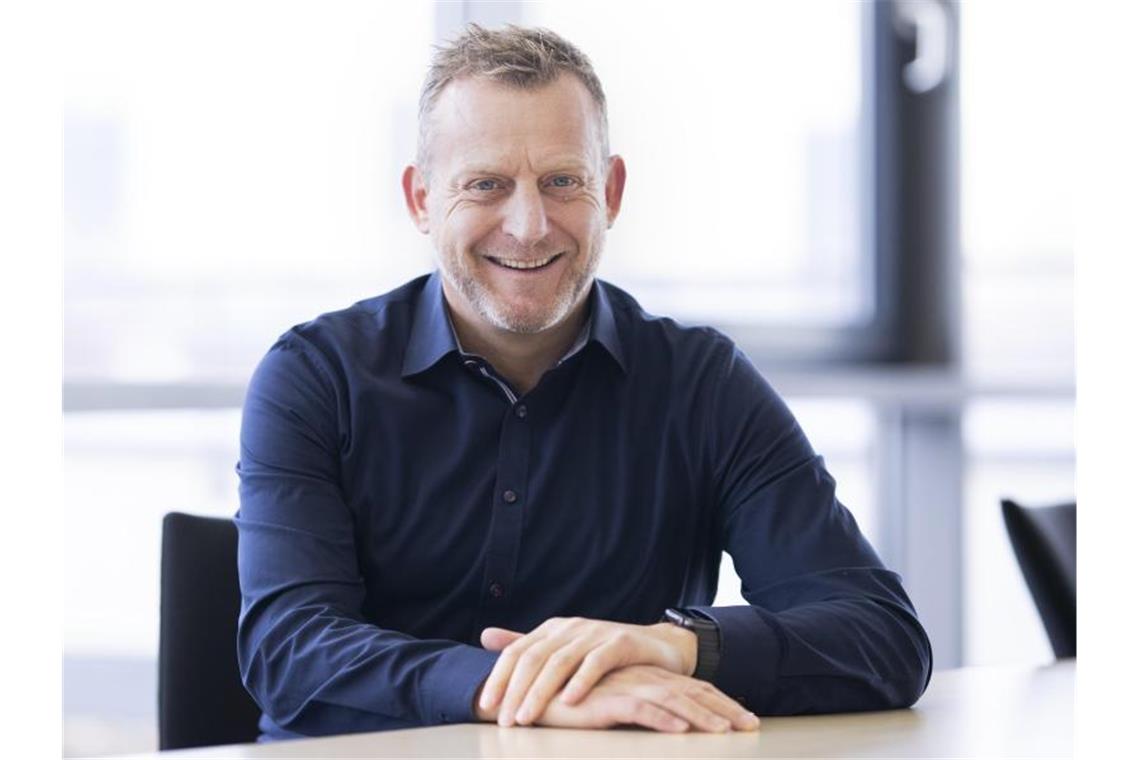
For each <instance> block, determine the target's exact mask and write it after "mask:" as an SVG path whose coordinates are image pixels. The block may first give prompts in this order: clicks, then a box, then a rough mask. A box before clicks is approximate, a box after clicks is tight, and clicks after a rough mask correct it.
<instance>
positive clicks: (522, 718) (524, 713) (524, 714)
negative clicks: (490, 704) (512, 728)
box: [515, 708, 530, 723]
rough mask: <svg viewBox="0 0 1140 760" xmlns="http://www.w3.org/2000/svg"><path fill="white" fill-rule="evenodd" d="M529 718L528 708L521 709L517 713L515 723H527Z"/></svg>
mask: <svg viewBox="0 0 1140 760" xmlns="http://www.w3.org/2000/svg"><path fill="white" fill-rule="evenodd" d="M529 720H530V711H529V710H527V709H526V708H523V709H522V710H519V711H518V714H517V715H515V723H526V722H527V721H529Z"/></svg>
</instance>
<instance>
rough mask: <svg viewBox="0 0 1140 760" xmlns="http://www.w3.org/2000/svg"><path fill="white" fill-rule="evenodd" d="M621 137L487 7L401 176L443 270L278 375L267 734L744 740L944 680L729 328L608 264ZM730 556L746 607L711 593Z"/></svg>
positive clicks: (336, 321)
mask: <svg viewBox="0 0 1140 760" xmlns="http://www.w3.org/2000/svg"><path fill="white" fill-rule="evenodd" d="M607 134H608V127H607V119H606V102H605V96H604V95H603V91H602V87H601V84H600V83H599V81H598V78H597V76H596V75H595V73H594V71H593V69H592V67H591V66H590V63H589V61H588V60H587V59H586V58H585V57H584V56H583V55H582V54H581V53H580V52H579V51H578V50H577V49H575V48H574V47H573V46H572V45H570V44H569V43H568V42H566V41H565V40H563V39H561V38H560V37H558V36H557V35H554V34H552V33H550V32H548V31H544V30H535V29H522V28H517V27H508V28H506V29H503V30H497V31H488V30H484V29H481V28H479V27H475V26H472V27H469V28H468V30H467V31H466V32H465V33H464V34H463V35H461V36H460V38H459V39H457V40H456V41H454V42H453V43H451V44H450V45H448V46H445V47H444V48H442V49H440V50H439V51H438V52H437V54H436V57H435V59H434V62H433V66H432V68H431V71H430V73H429V75H428V80H427V82H426V83H425V86H424V90H423V93H422V96H421V108H420V143H419V151H418V155H417V157H416V162H415V164H414V165H412V166H409V167H408V168H407V169H406V170H405V172H404V175H403V188H404V194H405V198H406V202H407V207H408V211H409V213H410V215H411V217H412V219H413V221H414V223H415V224H416V226H417V227H418V228H419V229H420V230H421V231H422V232H423V233H424V234H426V235H429V236H430V238H431V242H432V245H433V247H434V248H435V250H436V253H437V257H438V262H439V270H438V272H435V273H432V274H431V275H425V276H423V277H420V278H417V279H416V280H413V281H412V282H410V283H408V284H406V285H404V286H402V287H400V288H398V289H396V290H394V291H392V292H390V293H387V294H384V295H381V296H378V297H376V298H372V299H369V300H366V301H362V302H360V303H358V304H356V305H354V306H352V307H350V308H348V309H346V310H344V311H340V312H335V313H331V314H326V315H323V316H321V317H319V318H317V319H316V320H313V321H312V322H309V323H306V324H303V325H299V326H297V327H294V328H292V329H291V330H289V331H288V332H287V333H285V334H284V335H283V336H282V337H281V338H280V339H279V340H278V341H277V343H276V344H275V345H274V346H273V347H272V348H271V349H270V351H269V353H268V354H267V355H266V357H265V358H264V359H263V361H262V362H261V364H260V365H259V367H258V369H257V371H256V373H255V374H254V377H253V379H252V381H251V383H250V388H249V392H248V394H247V398H246V403H245V408H244V412H243V421H242V437H241V461H240V463H239V465H238V470H239V473H240V475H241V509H240V511H239V513H238V516H237V518H236V523H237V526H238V529H239V534H240V542H239V558H238V563H239V574H240V579H241V586H242V614H241V620H240V623H239V636H238V654H239V661H240V665H241V671H242V677H243V680H244V681H245V683H246V686H247V688H248V689H249V690H250V693H251V694H252V695H253V696H254V698H255V699H256V700H257V702H258V704H259V705H260V706H261V708H262V710H263V717H262V724H261V726H262V730H263V732H264V733H265V736H266V737H267V738H286V737H294V736H305V735H320V734H331V733H343V732H350V731H367V730H378V729H390V728H406V727H412V726H425V725H437V724H441V723H449V722H463V721H477V720H482V721H497V722H498V723H499V724H500V725H503V726H511V725H516V724H522V725H527V724H539V725H548V726H569V727H593V728H603V727H610V726H615V725H626V724H633V725H640V726H644V727H646V728H651V729H655V730H659V731H672V732H681V731H730V730H742V731H746V730H754V729H756V728H757V727H758V726H759V720H758V719H757V717H756V715H755V713H760V714H788V713H801V712H828V711H849V710H872V709H885V708H891V707H902V706H907V705H910V704H912V703H913V702H914V701H915V700H917V699H918V697H919V696H920V695H921V694H922V692H923V690H924V688H925V685H926V683H927V681H928V679H929V676H930V665H931V652H930V644H929V641H928V639H927V637H926V634H925V632H924V631H923V629H922V626H921V625H920V624H919V622H918V620H917V619H916V617H915V614H914V610H913V607H912V605H911V603H910V601H909V600H908V599H907V596H906V593H905V592H904V590H903V588H902V585H901V582H900V579H899V577H898V576H897V575H896V574H895V573H892V572H890V571H889V570H887V569H886V568H884V567H883V565H882V563H881V562H880V560H879V558H878V557H877V555H876V554H875V552H874V550H873V549H872V548H871V546H870V545H869V544H868V543H867V541H866V540H865V539H864V538H863V536H862V535H861V534H860V532H859V529H858V526H857V525H856V524H855V521H854V520H853V519H852V517H851V515H850V514H849V513H848V512H847V510H846V509H845V508H844V507H843V506H842V505H841V504H840V503H839V502H838V501H837V500H836V498H835V483H834V481H833V479H832V478H831V476H830V475H829V474H828V472H827V470H826V469H825V467H824V464H823V460H822V459H821V458H820V457H818V456H817V455H816V454H815V453H814V452H813V451H812V449H811V447H810V445H809V444H808V442H807V440H806V439H805V438H804V436H803V433H802V432H801V430H800V428H799V426H798V425H797V424H796V422H795V420H794V419H793V417H792V415H791V414H790V412H789V411H788V409H787V407H786V406H785V405H784V403H783V402H782V401H781V400H780V399H779V398H778V396H777V395H776V394H775V393H774V392H773V391H772V389H771V388H770V387H769V386H768V385H767V383H765V382H764V380H763V379H762V378H761V377H760V375H759V374H758V373H757V371H756V369H755V368H754V367H753V366H752V365H751V364H750V363H749V361H748V360H747V359H746V358H745V357H744V356H743V354H742V353H741V352H740V351H739V350H738V349H736V347H735V346H734V345H733V344H732V342H731V341H730V340H729V339H728V338H726V337H725V336H724V335H722V334H720V333H718V332H716V331H715V330H712V329H709V328H692V327H684V326H681V325H679V324H677V323H675V322H673V321H671V320H669V319H664V318H660V317H655V316H652V315H649V314H646V313H645V312H644V311H643V310H641V309H640V307H639V306H638V305H637V303H636V302H635V301H634V299H633V298H632V297H631V296H629V295H628V294H626V293H625V292H623V291H621V290H619V289H618V288H616V287H614V286H612V285H610V284H608V283H604V282H601V281H599V280H596V279H595V276H594V275H595V271H596V269H597V265H598V261H599V258H600V256H601V255H602V248H603V243H604V241H605V235H606V230H607V229H608V228H609V227H610V226H611V225H612V224H613V223H614V221H615V220H616V219H617V217H618V213H619V211H620V209H621V202H622V195H623V192H624V189H625V174H626V169H625V164H624V162H623V161H622V159H621V158H620V157H618V156H615V155H611V154H610V152H609V147H608V137H607ZM677 221H678V220H674V223H677ZM682 221H683V220H682ZM692 223H698V222H697V221H695V220H694V221H693V222H692ZM695 253H696V254H698V255H706V254H707V253H709V252H695ZM725 551H727V552H728V553H729V554H730V555H731V556H732V558H733V562H734V564H735V567H736V570H737V572H738V573H739V575H740V577H741V581H742V584H743V595H744V597H745V599H746V600H747V601H748V604H746V605H741V606H733V607H715V606H711V605H712V601H713V597H714V596H715V593H716V584H717V578H718V569H719V564H720V561H721V557H722V555H723V553H724V552H725Z"/></svg>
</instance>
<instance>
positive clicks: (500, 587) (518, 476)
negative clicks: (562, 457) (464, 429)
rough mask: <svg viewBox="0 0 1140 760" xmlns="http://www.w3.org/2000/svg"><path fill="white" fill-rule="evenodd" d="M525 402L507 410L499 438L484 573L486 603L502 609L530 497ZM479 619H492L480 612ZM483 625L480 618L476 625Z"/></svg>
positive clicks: (506, 601)
mask: <svg viewBox="0 0 1140 760" xmlns="http://www.w3.org/2000/svg"><path fill="white" fill-rule="evenodd" d="M520 409H522V410H527V406H526V405H525V404H519V403H517V402H515V403H513V404H512V406H511V407H509V408H508V409H506V410H504V411H505V413H504V415H503V417H502V427H501V432H500V437H499V452H498V459H497V463H496V464H497V467H496V471H497V476H496V478H495V484H494V489H495V490H494V491H493V493H494V497H493V498H492V500H491V505H490V506H491V510H492V514H491V535H490V540H489V541H488V544H487V553H486V555H485V559H484V573H483V579H484V583H483V589H484V591H483V594H484V596H483V602H484V604H486V605H490V606H491V608H492V609H497V610H502V609H504V607H503V605H508V604H510V602H511V600H512V598H513V593H512V589H513V588H514V585H515V581H516V579H515V571H516V567H517V564H518V553H519V548H520V545H521V542H522V525H523V507H524V506H525V505H526V497H527V487H528V483H527V474H528V471H529V466H530V464H529V461H530V448H531V435H532V432H531V427H532V425H531V424H530V423H529V422H528V420H527V416H528V413H529V410H527V411H522V413H521V414H520ZM478 617H479V618H490V617H492V616H491V615H489V613H488V612H486V611H484V612H481V613H480V615H479V616H478ZM482 625H483V621H482V620H480V621H479V622H478V623H477V628H478V627H479V626H482Z"/></svg>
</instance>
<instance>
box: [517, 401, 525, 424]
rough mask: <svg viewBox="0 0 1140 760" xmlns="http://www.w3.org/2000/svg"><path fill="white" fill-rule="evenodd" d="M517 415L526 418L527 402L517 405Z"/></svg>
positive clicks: (521, 418) (522, 418)
mask: <svg viewBox="0 0 1140 760" xmlns="http://www.w3.org/2000/svg"><path fill="white" fill-rule="evenodd" d="M515 416H516V417H518V418H519V419H520V420H525V419H526V404H519V405H518V406H516V407H515Z"/></svg>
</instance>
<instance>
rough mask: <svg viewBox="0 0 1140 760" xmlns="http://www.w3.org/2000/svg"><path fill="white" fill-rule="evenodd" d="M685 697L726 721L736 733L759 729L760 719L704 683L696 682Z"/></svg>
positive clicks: (710, 685)
mask: <svg viewBox="0 0 1140 760" xmlns="http://www.w3.org/2000/svg"><path fill="white" fill-rule="evenodd" d="M687 695H688V697H689V698H690V699H692V700H694V701H696V702H698V703H700V704H701V705H703V706H704V707H706V708H707V709H709V710H711V711H712V712H714V713H716V714H717V715H719V716H721V717H722V718H725V719H727V720H728V721H729V722H731V724H732V728H734V729H735V730H737V731H755V730H756V729H758V728H760V719H759V718H758V717H756V715H755V714H753V713H752V712H750V711H749V710H748V708H746V707H744V706H743V705H741V704H740V703H739V702H737V701H736V700H734V699H732V698H730V697H729V696H728V695H727V694H725V693H724V692H722V691H721V690H720V689H718V688H716V687H715V686H713V685H712V684H710V683H708V682H706V681H698V682H697V683H696V684H695V685H694V686H692V687H691V688H690V689H689V691H688V692H687Z"/></svg>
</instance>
